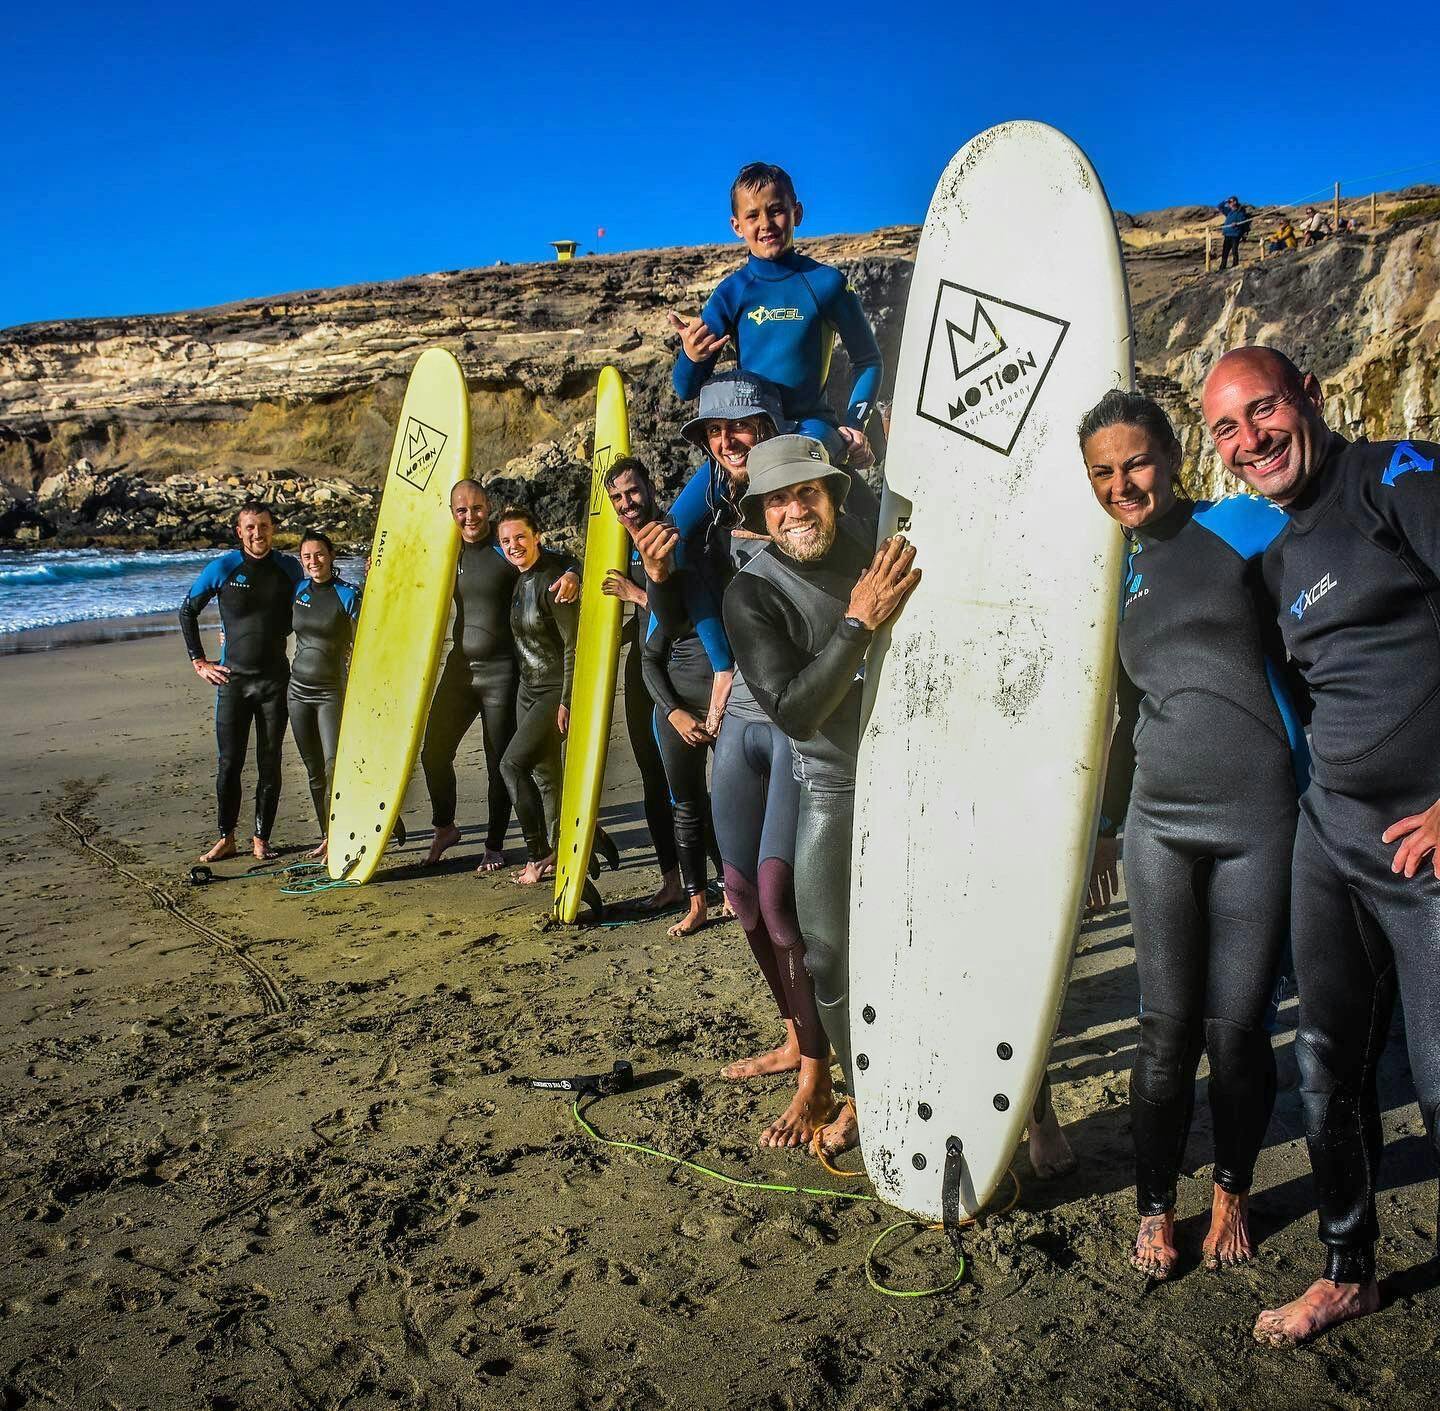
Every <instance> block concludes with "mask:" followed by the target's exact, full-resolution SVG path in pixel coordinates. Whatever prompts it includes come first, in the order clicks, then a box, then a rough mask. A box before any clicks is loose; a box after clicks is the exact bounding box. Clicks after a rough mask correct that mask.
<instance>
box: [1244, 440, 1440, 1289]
mask: <svg viewBox="0 0 1440 1411" xmlns="http://www.w3.org/2000/svg"><path fill="white" fill-rule="evenodd" d="M1288 508H1289V511H1290V525H1289V528H1288V529H1287V530H1286V531H1285V532H1284V533H1283V534H1282V535H1281V536H1280V537H1279V538H1278V539H1277V540H1276V541H1275V543H1274V544H1273V545H1272V546H1271V547H1270V549H1269V551H1268V552H1267V553H1266V556H1265V578H1266V582H1267V584H1268V586H1269V588H1270V591H1271V595H1272V596H1273V597H1274V599H1275V600H1276V602H1277V603H1278V604H1279V611H1280V627H1281V630H1282V632H1283V633H1284V636H1285V645H1286V646H1287V647H1288V648H1289V650H1290V654H1291V656H1292V657H1293V658H1294V659H1295V662H1296V663H1297V665H1298V666H1299V668H1300V670H1301V671H1302V672H1303V673H1304V676H1305V680H1306V683H1307V685H1308V686H1309V688H1310V695H1311V698H1312V700H1313V703H1314V704H1313V714H1312V717H1311V740H1310V743H1311V754H1312V761H1313V779H1312V782H1311V785H1310V788H1309V789H1308V790H1307V791H1306V793H1305V796H1304V798H1303V799H1302V800H1301V805H1300V828H1299V832H1298V835H1297V837H1296V840H1295V861H1294V872H1293V902H1292V907H1293V922H1292V926H1293V933H1294V945H1295V968H1296V975H1297V977H1298V980H1299V985H1300V1032H1299V1039H1298V1043H1297V1049H1298V1054H1299V1061H1300V1072H1301V1077H1302V1084H1301V1093H1302V1096H1303V1098H1304V1103H1305V1123H1306V1138H1307V1141H1308V1143H1309V1147H1310V1161H1311V1164H1312V1166H1313V1167H1314V1171H1315V1189H1316V1200H1317V1204H1318V1206H1319V1215H1320V1238H1321V1240H1322V1241H1323V1243H1324V1244H1325V1245H1326V1247H1327V1252H1328V1259H1327V1264H1326V1270H1325V1273H1326V1277H1328V1278H1331V1279H1334V1280H1336V1281H1338V1282H1346V1283H1353V1282H1363V1281H1365V1280H1368V1279H1370V1278H1372V1277H1373V1276H1374V1272H1375V1241H1376V1238H1377V1229H1378V1227H1377V1224H1376V1218H1375V1180H1376V1171H1377V1168H1378V1166H1379V1163H1380V1155H1381V1148H1382V1145H1383V1142H1382V1136H1381V1130H1380V1113H1379V1104H1378V1099H1377V1094H1376V1087H1375V1070H1376V1066H1377V1064H1378V1062H1379V1058H1380V1054H1381V1051H1382V1050H1383V1048H1384V1046H1385V1040H1386V1037H1387V1034H1388V1031H1389V1024H1390V1017H1391V1011H1392V1008H1393V1005H1394V1001H1395V994H1396V989H1397V987H1398V989H1399V993H1400V997H1401V1002H1402V1004H1403V1006H1404V1010H1405V1032H1406V1037H1407V1041H1408V1045H1409V1056H1410V1069H1411V1073H1412V1075H1413V1077H1414V1081H1415V1091H1416V1095H1417V1097H1418V1099H1419V1102H1420V1111H1421V1114H1422V1115H1423V1117H1424V1120H1425V1126H1426V1130H1427V1132H1428V1133H1429V1136H1430V1142H1431V1145H1432V1147H1433V1146H1436V1145H1437V1111H1436V1109H1437V1106H1440V880H1437V879H1436V877H1435V873H1434V866H1433V863H1434V859H1433V857H1427V858H1425V860H1424V861H1423V862H1422V863H1421V864H1420V870H1419V871H1418V872H1417V873H1416V875H1415V876H1414V877H1412V878H1409V879H1406V878H1405V877H1404V876H1403V875H1397V874H1395V873H1393V872H1392V871H1391V870H1390V866H1391V861H1392V859H1393V858H1394V855H1395V852H1396V850H1397V849H1398V848H1399V846H1400V843H1399V842H1398V841H1397V842H1393V843H1383V842H1381V835H1382V834H1383V833H1384V832H1385V830H1386V829H1387V828H1389V827H1390V826H1391V825H1392V824H1394V823H1396V822H1398V821H1399V820H1400V819H1402V818H1406V817H1409V816H1411V815H1415V814H1421V813H1424V812H1425V811H1426V810H1427V809H1429V808H1431V807H1433V806H1434V804H1435V803H1436V801H1437V800H1440V750H1437V741H1440V446H1437V445H1434V444H1431V443H1428V442H1403V441H1402V442H1399V443H1398V444H1397V443H1394V442H1377V443H1375V444H1373V445H1372V444H1364V443H1359V444H1354V445H1352V444H1350V443H1348V442H1346V441H1344V440H1343V439H1341V438H1339V437H1336V438H1335V442H1334V444H1333V445H1332V446H1331V448H1330V449H1329V451H1328V453H1327V455H1326V457H1325V459H1324V461H1323V462H1322V463H1321V465H1320V466H1319V467H1317V469H1316V471H1315V473H1314V475H1313V476H1312V478H1311V481H1310V483H1309V484H1307V485H1306V487H1305V489H1304V490H1303V492H1302V493H1301V495H1300V496H1299V498H1298V499H1297V500H1296V501H1295V502H1294V503H1293V504H1291V505H1290V506H1289V507H1288Z"/></svg>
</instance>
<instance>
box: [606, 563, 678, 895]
mask: <svg viewBox="0 0 1440 1411" xmlns="http://www.w3.org/2000/svg"><path fill="white" fill-rule="evenodd" d="M630 581H631V582H632V583H634V584H635V585H636V587H638V588H641V589H643V588H645V587H646V585H647V584H648V583H649V579H648V578H647V577H646V576H645V569H644V568H643V566H642V565H641V562H640V555H639V553H638V552H636V551H635V550H633V549H632V550H631V553H630ZM649 618H650V611H649V609H648V608H647V607H634V608H632V610H631V613H630V620H629V621H628V622H627V623H626V624H625V629H624V631H623V633H622V634H621V638H620V640H621V642H622V643H628V644H629V650H628V651H627V652H626V653H625V731H626V734H628V735H629V737H630V752H631V753H632V754H633V755H634V756H635V766H636V768H637V769H639V771H640V787H641V790H642V792H643V795H644V800H645V823H646V825H647V826H648V827H649V829H650V840H651V841H652V842H653V843H654V845H655V861H656V863H657V864H658V865H659V868H660V871H661V872H662V873H669V872H673V871H674V870H675V868H676V867H678V866H679V863H680V859H679V854H678V853H677V852H676V850H675V813H674V809H673V808H672V807H671V804H670V785H669V783H668V781H667V780H666V778H665V764H664V761H662V760H661V758H660V746H659V744H658V743H657V742H656V739H655V704H654V702H653V701H652V700H651V699H650V692H649V691H648V690H647V689H646V686H645V672H644V667H643V652H642V649H641V646H640V633H641V631H643V630H644V627H645V625H646V624H647V623H648V622H649Z"/></svg>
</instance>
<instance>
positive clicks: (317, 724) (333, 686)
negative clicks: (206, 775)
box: [288, 574, 360, 833]
mask: <svg viewBox="0 0 1440 1411" xmlns="http://www.w3.org/2000/svg"><path fill="white" fill-rule="evenodd" d="M291 614H292V618H293V621H294V626H295V660H294V661H293V662H291V664H290V691H289V696H288V702H289V708H290V733H291V734H292V735H293V736H294V737H295V745H296V748H297V749H298V750H299V751H300V758H301V759H302V760H303V761H304V763H305V772H306V774H307V776H308V779H309V784H310V802H311V803H312V804H314V806H315V817H316V818H318V819H319V820H320V831H321V833H324V832H326V831H327V830H328V814H329V802H330V786H331V785H332V784H333V783H334V780H335V750H336V747H337V746H338V745H339V743H340V705H341V701H342V700H343V698H344V695H345V675H346V672H347V671H348V670H349V666H350V647H351V644H352V643H353V642H354V640H355V624H356V622H357V621H358V620H359V618H360V590H359V589H358V588H357V587H355V586H354V585H353V584H351V583H347V582H345V580H344V579H343V578H341V577H340V576H339V575H338V574H337V575H335V576H334V577H332V578H330V579H328V580H327V581H326V582H324V583H316V582H314V581H313V580H312V579H309V578H307V579H306V580H305V581H304V582H303V583H301V585H300V586H299V587H298V588H297V589H296V590H295V601H294V604H293V605H292V607H291Z"/></svg>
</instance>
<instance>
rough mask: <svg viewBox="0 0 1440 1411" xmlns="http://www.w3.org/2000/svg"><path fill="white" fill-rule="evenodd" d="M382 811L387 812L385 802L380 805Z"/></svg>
mask: <svg viewBox="0 0 1440 1411" xmlns="http://www.w3.org/2000/svg"><path fill="white" fill-rule="evenodd" d="M380 812H381V813H384V812H385V805H384V804H383V803H382V804H381V805H380Z"/></svg>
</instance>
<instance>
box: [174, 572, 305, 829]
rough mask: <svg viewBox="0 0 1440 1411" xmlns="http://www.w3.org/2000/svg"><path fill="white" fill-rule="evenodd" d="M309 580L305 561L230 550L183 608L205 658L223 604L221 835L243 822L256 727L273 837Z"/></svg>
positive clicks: (263, 818)
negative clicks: (296, 626) (300, 609)
mask: <svg viewBox="0 0 1440 1411" xmlns="http://www.w3.org/2000/svg"><path fill="white" fill-rule="evenodd" d="M304 576H305V572H304V570H303V569H302V568H301V567H300V561H299V560H298V559H295V558H292V557H291V556H290V555H289V554H282V553H278V552H273V551H272V552H271V553H268V554H266V555H265V557H264V558H259V559H252V558H250V557H249V556H248V555H247V554H246V553H245V552H244V551H243V550H241V549H232V550H231V551H230V552H229V553H228V554H222V555H221V556H220V557H219V558H217V559H212V560H211V561H210V562H209V563H208V564H206V565H205V567H204V568H203V569H201V570H200V573H199V575H198V576H197V577H196V579H195V581H194V583H192V584H191V585H190V591H189V592H188V593H187V594H186V595H185V599H184V601H183V602H182V603H181V604H180V631H181V634H182V635H183V637H184V639H185V649H186V650H187V651H188V652H189V653H190V660H191V661H198V660H200V659H201V658H202V657H204V656H205V647H204V643H203V642H202V641H201V638H200V614H201V612H202V611H203V610H204V608H205V606H206V604H207V603H209V602H210V601H211V600H212V599H213V598H218V599H219V600H220V625H221V628H222V630H223V633H224V646H223V647H222V649H221V653H220V664H221V665H222V666H225V667H228V668H229V670H230V678H229V680H228V681H226V682H225V684H224V685H223V686H219V687H217V688H216V691H215V738H216V742H217V744H218V746H219V756H220V758H219V766H218V769H217V771H216V775H215V795H216V804H217V810H218V814H219V825H220V832H221V834H222V835H228V834H231V833H233V832H234V831H235V825H236V822H237V821H238V819H239V817H240V775H241V771H242V770H243V769H244V767H245V754H246V751H247V750H248V749H249V747H250V726H251V722H252V721H253V722H254V725H255V764H256V770H257V774H258V779H257V783H256V786H255V836H256V837H257V838H260V839H262V840H265V839H268V838H269V837H270V829H271V827H272V826H273V825H274V822H275V810H276V808H277V806H278V805H279V802H280V746H281V744H282V742H283V741H284V739H285V724H286V718H287V712H286V703H285V689H286V684H287V682H288V680H289V677H290V663H289V660H288V658H287V657H286V655H285V639H286V638H287V637H288V636H289V635H290V623H291V619H290V614H291V603H292V600H293V599H294V596H295V588H296V586H297V585H298V584H299V583H300V581H301V579H303V578H304Z"/></svg>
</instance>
